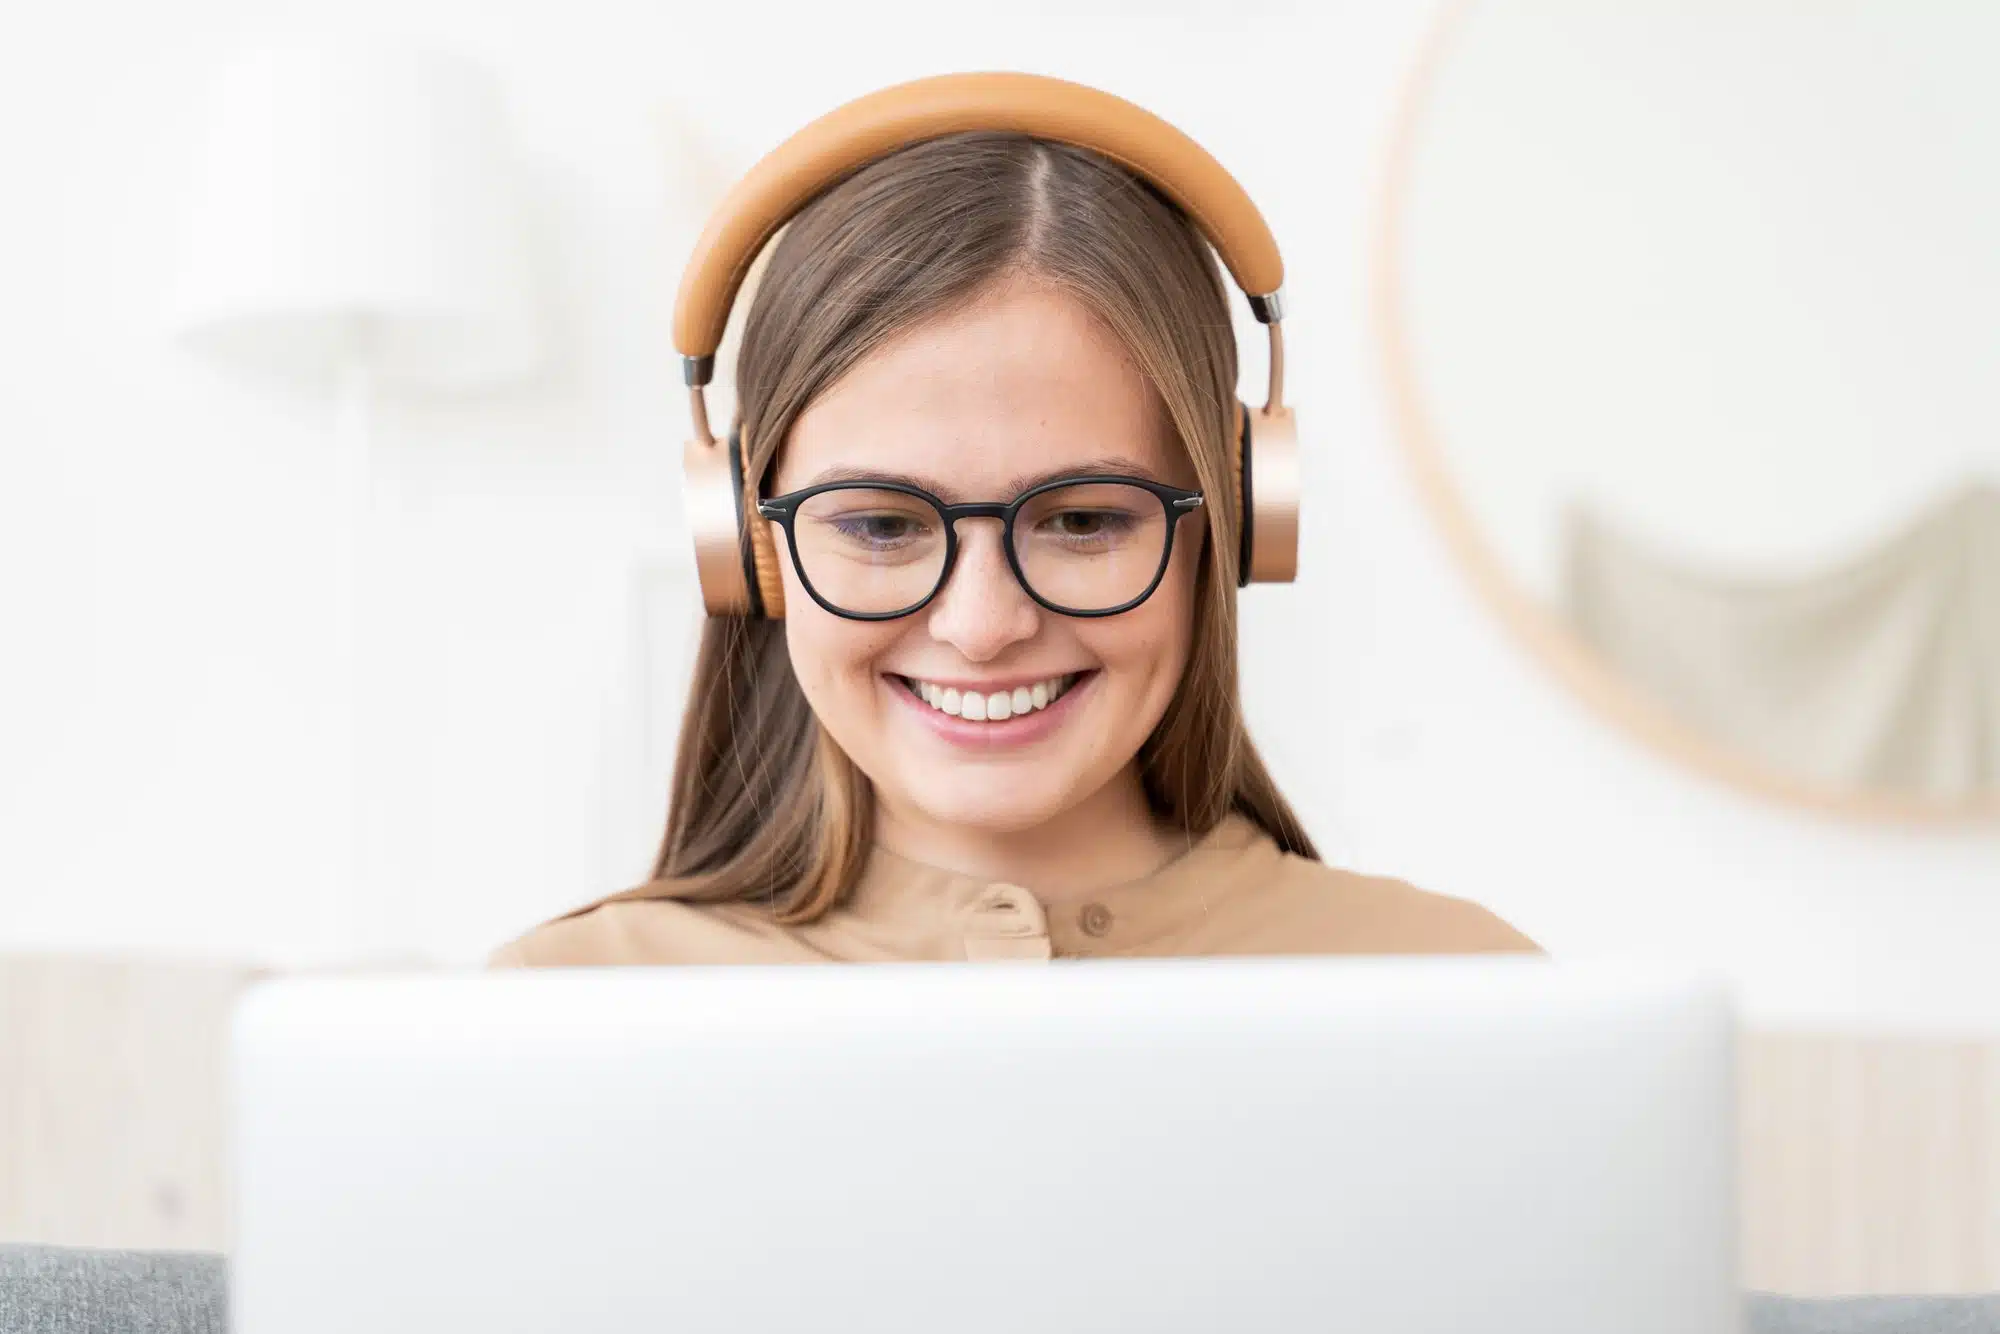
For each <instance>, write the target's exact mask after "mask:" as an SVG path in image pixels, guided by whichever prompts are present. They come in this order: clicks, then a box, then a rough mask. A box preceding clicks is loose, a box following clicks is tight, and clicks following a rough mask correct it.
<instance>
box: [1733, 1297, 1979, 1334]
mask: <svg viewBox="0 0 2000 1334" xmlns="http://www.w3.org/2000/svg"><path fill="white" fill-rule="evenodd" d="M1749 1303H1750V1304H1749V1310H1748V1312H1747V1317H1748V1318H1747V1319H1746V1320H1745V1321H1744V1326H1745V1328H1746V1330H1747V1331H1748V1334H2000V1296H1984V1297H1770V1296H1765V1295H1763V1294H1761V1293H1759V1294H1752V1295H1751V1297H1750V1299H1749Z"/></svg>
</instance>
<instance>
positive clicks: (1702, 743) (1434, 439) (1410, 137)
mask: <svg viewBox="0 0 2000 1334" xmlns="http://www.w3.org/2000/svg"><path fill="white" fill-rule="evenodd" d="M1478 3H1479V0H1449V2H1448V3H1446V4H1445V5H1444V6H1443V7H1442V9H1441V11H1440V13H1439V14H1438V16H1437V17H1436V18H1435V19H1433V20H1432V22H1431V27H1430V31H1429V32H1428V33H1426V34H1425V35H1424V37H1423V38H1422V40H1421V41H1420V43H1419V46H1418V51H1417V56H1416V59H1415V61H1414V62H1413V63H1412V65H1411V67H1410V69H1409V70H1408V72H1407V73H1406V74H1405V76H1404V79H1403V82H1402V87H1401V90H1400V92H1399V94H1398V96H1397V100H1396V104H1395V107H1394V110H1393V112H1392V115H1391V119H1390V128H1389V138H1388V143H1387V148H1386V152H1385V156H1384V159H1383V162H1382V164H1381V168H1380V176H1379V182H1378V186H1377V192H1376V208H1375V219H1374V238H1373V244H1372V246H1371V254H1370V261H1369V262H1370V270H1371V271H1370V274H1369V280H1368V291H1369V300H1370V305H1371V307H1372V311H1371V324H1372V329H1373V333H1374V338H1375V344H1376V348H1377V353H1378V356H1379V358H1380V363H1379V371H1380V374H1381V376H1382V384H1383V391H1384V401H1385V407H1386V410H1387V414H1388V420H1389V426H1390V430H1391V432H1392V433H1393V434H1394V436H1395V437H1396V441H1397V444H1398V445H1399V447H1400V450H1401V452H1402V454H1403V456H1404V458H1405V460H1406V461H1407V463H1408V464H1409V467H1410V470H1411V472H1412V474H1413V476H1414V479H1415V482H1416V486H1417V490H1418V492H1419V493H1420V495H1421V496H1422V500H1423V504H1424V507H1425V509H1426V510H1428V511H1429V513H1430V517H1431V519H1432V520H1433V521H1434V522H1435V523H1436V524H1437V526H1438V529H1439V531H1440V532H1441V533H1442V534H1443V536H1444V539H1445V543H1446V545H1447V546H1448V547H1449V548H1450V549H1451V552H1452V554H1453V556H1454V558H1455V559H1456V561H1457V563H1458V565H1459V567H1460V568H1461V569H1462V570H1463V571H1464V573H1465V575H1466V576H1467V577H1468V578H1469V579H1470V581H1471V583H1472V585H1473V587H1474V588H1475V589H1476V590H1477V592H1478V594H1479V596H1480V598H1481V600H1482V601H1484V602H1485V603H1486V605H1487V606H1488V607H1489V608H1491V609H1492V611H1493V612H1494V613H1495V615H1496V616H1497V617H1498V618H1499V620H1500V622H1501V623H1502V624H1503V625H1504V626H1505V627H1506V629H1507V631H1508V633H1509V634H1510V636H1511V637H1512V638H1513V639H1515V640H1516V641H1517V642H1518V643H1520V644H1521V645H1523V646H1524V647H1525V648H1526V649H1527V650H1528V652H1529V653H1530V654H1531V655H1532V656H1533V657H1535V658H1536V659H1538V660H1539V661H1540V662H1541V663H1542V664H1543V665H1544V666H1545V667H1546V668H1548V669H1549V670H1550V671H1551V672H1552V673H1554V675H1555V677H1556V679H1557V680H1558V681H1560V682H1561V683H1562V684H1563V685H1564V686H1565V687H1567V688H1568V690H1569V691H1570V692H1571V693H1572V694H1574V695H1576V696H1577V697H1579V698H1580V699H1581V700H1582V701H1583V702H1584V704H1585V705H1586V706H1588V707H1589V708H1590V710H1591V711H1593V712H1595V713H1596V714H1597V715H1598V717H1599V718H1601V719H1603V720H1604V721H1606V722H1608V723H1610V724H1611V725H1612V726H1613V727H1615V728H1616V729H1618V730H1620V731H1622V732H1625V733H1626V734H1628V735H1630V736H1633V737H1636V738H1637V739H1638V740H1639V741H1641V742H1642V743H1643V744H1645V745H1646V746H1648V747H1649V748H1651V749H1652V750H1653V751H1654V752H1655V753H1656V754H1658V755H1661V756H1664V757H1666V758H1667V759H1669V760H1671V761H1673V762H1675V763H1677V764H1680V765H1682V766H1684V767H1686V768H1688V769H1691V770H1693V771H1694V772H1696V773H1697V774H1700V775H1703V776H1705V777H1707V778H1710V779H1713V780H1717V781H1719V782H1721V783H1724V784H1726V785H1728V786H1731V787H1734V788H1736V789H1737V790H1739V791H1741V792H1746V793H1750V794H1753V795H1755V796H1757V797H1760V798H1764V799H1766V800H1770V801H1775V802H1778V803H1782V804H1784V805H1787V806H1790V807H1793V808H1795V809H1805V810H1809V811H1813V812H1816V813H1819V814H1822V815H1832V816H1840V817H1846V818H1850V819H1861V820H1868V821H1875V822H1884V823H1895V824H1905V825H1915V826H1925V827H1938V826H1946V827H1956V826H1967V827H1969V826H1973V825H1983V824H1987V823H1994V822H2000V793H1993V794H1990V795H1983V796H1976V797H1972V798H1969V799H1967V800H1963V801H1950V800H1935V799H1930V798H1923V797H1914V796H1903V795H1898V794H1896V793H1894V792H1887V791H1874V790H1867V789H1846V788H1840V787H1835V786H1832V785H1829V784H1825V783H1820V782H1816V781H1814V780H1811V779H1807V778H1801V777H1797V776H1794V775H1791V774H1787V773H1784V772H1782V771H1780V770H1778V769H1776V768H1773V767H1771V766H1769V765H1767V764H1764V763H1762V762H1760V761H1758V760H1756V759H1754V758H1752V757H1750V756H1749V755H1747V754H1743V753H1740V752H1738V751H1736V750H1733V749H1731V748H1730V747H1729V746H1727V745H1725V744H1723V743H1722V742H1720V741H1719V740H1717V739H1715V738H1712V737H1709V736H1707V735H1705V734H1703V733H1702V732H1700V731H1699V730H1697V729H1696V728H1695V727H1693V726H1691V725H1690V724H1688V723H1685V722H1683V721H1681V720H1680V719H1679V718H1677V717H1675V716H1673V715H1672V714H1671V713H1670V712H1669V711H1668V710H1667V709H1665V708H1663V707H1662V706H1660V705H1659V704H1657V703H1655V702H1654V701H1652V700H1651V699H1649V698H1647V697H1646V696H1644V695H1643V694H1642V693H1641V692H1640V691H1639V690H1637V689H1635V688H1634V687H1633V686H1632V685H1631V684H1629V683H1628V682H1627V681H1626V680H1625V679H1624V678H1623V677H1621V676H1619V675H1618V674H1617V672H1615V671H1614V670H1613V669H1612V668H1611V666H1610V665H1609V664H1608V663H1606V662H1605V661H1604V659H1603V658H1601V657H1600V656H1599V655H1598V654H1597V653H1596V651H1595V650H1593V649H1592V648H1591V647H1590V646H1589V645H1588V644H1586V643H1585V642H1584V641H1583V640H1582V639H1581V638H1580V637H1579V636H1578V635H1577V634H1576V633H1575V632H1574V631H1573V630H1571V629H1570V628H1569V626H1568V625H1567V624H1566V623H1565V622H1564V621H1563V620H1562V618H1561V617H1560V616H1559V615H1558V614H1556V613H1555V612H1554V611H1552V610H1551V609H1549V608H1548V607H1546V606H1544V605H1543V604H1542V603H1541V602H1539V601H1537V600H1536V599H1535V598H1533V597H1532V596H1530V595H1529V594H1528V593H1527V592H1526V591H1525V590H1523V589H1522V587H1521V586H1520V585H1519V584H1518V583H1516V582H1515V581H1514V580H1513V579H1512V578H1511V577H1510V576H1509V575H1508V573H1507V571H1506V569H1505V568H1504V566H1503V565H1502V564H1501V562H1500V559H1499V557H1498V555H1497V554H1496V552H1495V551H1494V549H1493V547H1492V545H1491V544H1490V543H1489V542H1488V541H1487V539H1486V538H1485V536H1484V535H1482V533H1481V532H1480V530H1479V526H1478V524H1477V522H1476V521H1475V520H1474V518H1473V515H1472V511H1471V508H1470V506H1469V505H1468V504H1467V502H1466V499H1465V497H1464V495H1463V494H1462V493H1461V492H1460V490H1459V488H1458V486H1457V484H1456V482H1454V481H1453V479H1452V475H1451V471H1450V468H1449V466H1448V464H1447V459H1446V455H1445V450H1444V447H1443V444H1442V442H1441V440H1440V438H1439V434H1438V431H1437V428H1436V427H1435V426H1434V425H1433V423H1432V418H1431V416H1430V413H1429V412H1428V411H1427V410H1426V407H1425V404H1424V400H1423V395H1422V394H1421V392H1420V391H1419V388H1418V381H1417V370H1416V364H1415V356H1414V353H1413V349H1412V348H1411V345H1410V341H1409V336H1408V321H1407V318H1406V313H1405V311H1404V308H1403V292H1402V282H1401V278H1402V274H1403V265H1402V259H1403V254H1402V244H1403V230H1404V223H1405V220H1406V213H1407V203H1408V191H1409V184H1410V177H1411V174H1412V171H1413V167H1414V161H1415V157H1416V151H1417V146H1418V141H1419V136H1420V133H1421V131H1422V128H1423V126H1424V123H1425V120H1426V113H1427V112H1428V111H1429V109H1430V104H1431V98H1432V94H1433V92H1434V90H1435V88H1436V86H1437V81H1438V76H1439V72H1440V69H1441V67H1442V65H1443V63H1444V59H1445V55H1446V53H1447V51H1448V50H1449V49H1450V47H1451V45H1452V43H1453V41H1454V40H1455V39H1456V38H1457V37H1458V36H1459V34H1460V33H1461V32H1462V31H1463V29H1464V27H1465V24H1466V20H1467V17H1468V16H1469V15H1470V14H1471V13H1472V11H1473V9H1474V8H1475V7H1476V5H1477V4H1478Z"/></svg>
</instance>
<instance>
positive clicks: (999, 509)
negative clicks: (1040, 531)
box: [931, 500, 1034, 598]
mask: <svg viewBox="0 0 2000 1334" xmlns="http://www.w3.org/2000/svg"><path fill="white" fill-rule="evenodd" d="M1015 508H1016V507H1015V506H1014V505H1012V504H1009V503H1006V502H1004V501H997V500H985V501H974V502H971V503H968V504H964V505H938V506H937V509H938V512H939V513H940V514H942V515H943V516H944V525H945V531H946V532H947V533H948V534H949V541H948V542H947V544H946V546H945V566H944V569H942V570H940V571H939V572H938V582H937V588H936V589H934V590H933V591H932V593H931V596H932V597H933V598H935V597H937V596H939V595H940V594H942V593H943V592H944V590H945V586H946V585H947V584H949V583H950V582H951V581H952V579H953V578H954V577H955V576H956V575H957V574H958V555H959V540H958V521H959V520H960V519H992V520H994V521H995V522H997V523H998V524H999V525H1000V557H1001V559H1002V560H1004V561H1005V562H1006V563H1007V568H1008V570H1009V571H1010V572H1011V573H1012V574H1013V576H1014V580H1015V582H1016V583H1018V584H1020V585H1021V589H1022V591H1023V592H1025V593H1027V594H1028V596H1029V597H1031V598H1032V597H1033V596H1034V591H1033V590H1032V589H1030V588H1028V580H1027V576H1026V575H1024V574H1023V573H1022V571H1021V563H1020V560H1019V559H1018V558H1017V557H1016V556H1015V554H1014V511H1015Z"/></svg>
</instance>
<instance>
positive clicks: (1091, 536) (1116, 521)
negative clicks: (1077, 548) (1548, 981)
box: [1040, 509, 1135, 542]
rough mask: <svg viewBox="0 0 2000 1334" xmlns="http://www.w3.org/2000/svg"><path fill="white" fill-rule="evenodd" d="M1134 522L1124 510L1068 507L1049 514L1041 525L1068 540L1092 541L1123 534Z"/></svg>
mask: <svg viewBox="0 0 2000 1334" xmlns="http://www.w3.org/2000/svg"><path fill="white" fill-rule="evenodd" d="M1134 522H1135V520H1134V518H1133V516H1132V515H1130V514H1127V513H1125V512H1124V511H1122V510H1104V509H1066V510H1059V511H1057V512H1056V513H1054V514H1051V515H1049V516H1048V517H1047V518H1045V519H1043V520H1042V522H1041V525H1040V526H1041V527H1042V529H1043V530H1044V531H1045V532H1047V533H1049V534H1050V535H1051V536H1054V537H1059V538H1062V539H1064V540H1066V541H1074V542H1091V541H1097V540H1102V539H1106V538H1115V537H1120V536H1123V535H1124V534H1126V533H1129V532H1131V531H1132V526H1133V524H1134Z"/></svg>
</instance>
